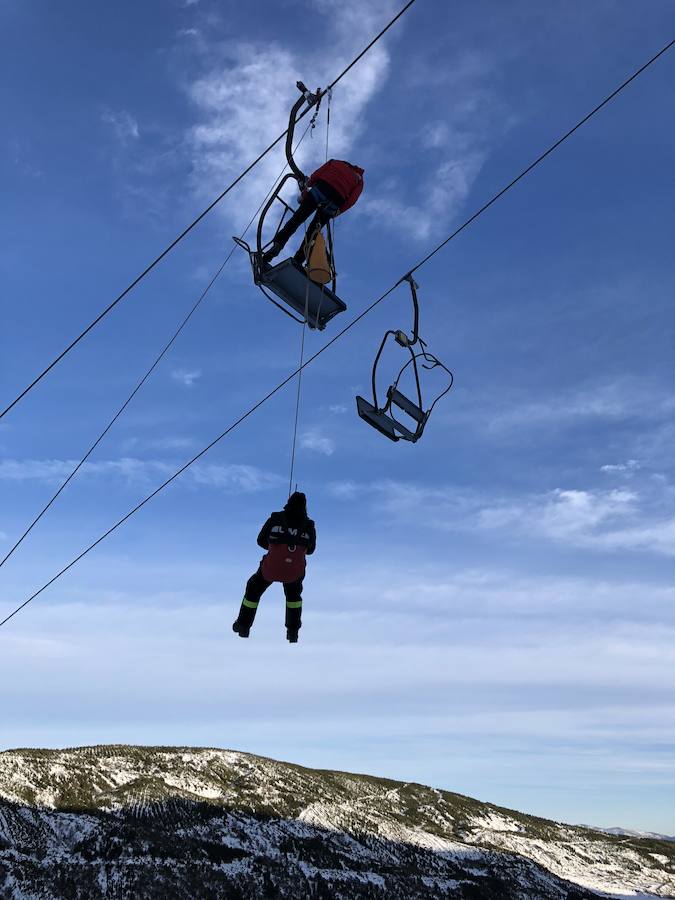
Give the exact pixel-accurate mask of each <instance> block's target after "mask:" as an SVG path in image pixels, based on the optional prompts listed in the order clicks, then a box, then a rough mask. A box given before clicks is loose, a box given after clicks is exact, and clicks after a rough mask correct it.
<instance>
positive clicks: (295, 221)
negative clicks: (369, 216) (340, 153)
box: [262, 159, 364, 265]
mask: <svg viewBox="0 0 675 900" xmlns="http://www.w3.org/2000/svg"><path fill="white" fill-rule="evenodd" d="M363 171H364V170H363V169H361V168H359V166H354V165H352V163H349V162H347V161H346V160H344V159H329V160H328V162H326V163H324V164H323V165H322V166H320V167H319V168H318V169H317V170H316V171H315V172H312V174H311V175H310V176H309V178H308V179H307V181H306V182H305V184H304V185H302V193H301V196H300V205H299V206H298V208H297V209H296V211H295V212H294V213H293V214H292V215H291V217H290V219H289V220H288V222H286V224H285V225H283V226H282V227H281V228H280V229H279V231H278V232H277V234H276V236H275V238H274V242H273V244H272V246H271V247H270V249H269V250H267V251H266V252H265V253H263V257H262V259H263V262H265V263H269V262H270V261H271V260H273V259H274V257H275V256H278V255H279V253H281V251H282V250H283V248H284V247H285V246H286V243H287V242H288V241H289V239H290V238H291V237H292V236H293V235H294V234H295V232H296V231H297V230H298V228H299V227H300V226H301V225H303V224H304V223H305V222H306V221H307V219H309V217H310V216H311V215H312V213H314V212H315V213H316V215H315V216H314V219H313V220H312V223H311V225H310V226H309V228H308V229H307V234H306V235H305V238H304V240H303V242H302V243H301V245H300V248H299V249H298V251H297V252H296V254H295V255H294V257H293V259H294V260H295V262H296V263H299V264H300V265H302V264H303V263H304V262H305V260H306V258H307V254H308V252H309V249H310V248H311V246H312V244H313V242H314V239H315V237H316V235H317V233H318V232H319V231H320V230H321V229H322V228H323V226H324V225H325V224H326V223H327V222H329V221H330V220H331V219H333V218H335V216H339V215H340V214H341V213H343V212H346V211H347V210H348V209H350V208H351V207H352V206H353V205H354V204H355V203H356V201H357V200H358V199H359V197H360V196H361V191H362V190H363Z"/></svg>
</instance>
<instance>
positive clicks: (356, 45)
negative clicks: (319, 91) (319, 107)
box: [188, 0, 393, 226]
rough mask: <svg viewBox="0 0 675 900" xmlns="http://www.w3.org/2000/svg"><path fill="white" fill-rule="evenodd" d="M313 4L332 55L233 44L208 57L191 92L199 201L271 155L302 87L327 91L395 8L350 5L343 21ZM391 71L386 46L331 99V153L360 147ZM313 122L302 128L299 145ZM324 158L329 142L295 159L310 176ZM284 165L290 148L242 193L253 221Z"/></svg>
mask: <svg viewBox="0 0 675 900" xmlns="http://www.w3.org/2000/svg"><path fill="white" fill-rule="evenodd" d="M312 5H313V6H314V7H315V9H316V10H317V11H318V12H319V13H320V14H322V15H324V14H325V16H326V18H327V19H329V20H330V53H329V54H326V53H325V47H318V48H317V49H316V50H315V51H312V50H311V49H310V50H309V51H308V52H306V53H304V54H303V55H302V56H296V55H295V54H294V53H293V52H292V51H291V50H289V49H288V48H286V47H284V46H282V45H280V44H278V43H277V44H275V43H270V42H269V41H267V42H265V43H263V42H260V43H252V42H243V41H241V42H238V43H237V42H232V43H230V44H228V45H227V46H226V47H225V48H224V49H223V48H222V47H219V48H218V53H217V55H216V54H213V55H209V56H207V61H208V70H207V71H206V73H205V74H204V75H203V76H202V77H201V78H199V79H197V80H196V81H194V82H193V83H192V84H191V85H190V86H189V95H190V97H191V99H192V101H193V103H194V104H195V106H196V109H197V112H198V116H199V120H200V121H199V122H198V124H196V125H195V126H194V127H193V128H192V129H191V131H190V133H189V135H188V142H189V144H190V146H191V148H192V164H193V180H194V186H195V189H196V190H197V191H198V192H199V193H200V194H204V195H205V196H209V197H210V196H212V194H213V185H214V184H224V183H227V182H228V181H230V180H232V179H233V178H234V177H235V176H237V175H238V174H239V173H240V172H241V170H242V167H243V165H244V164H246V163H248V162H249V161H250V160H252V159H253V158H254V157H255V156H256V155H257V154H258V153H259V152H260V151H261V150H263V149H264V147H265V143H266V142H267V140H268V139H269V138H270V136H274V137H276V136H277V135H278V134H280V133H281V132H283V131H284V130H285V128H286V126H287V124H288V112H289V110H290V107H291V105H292V103H293V102H294V101H295V99H296V98H297V96H298V93H297V90H296V88H295V82H296V81H297V80H299V79H300V80H303V81H305V82H306V83H307V84H308V85H309V87H310V88H312V89H313V88H315V87H317V86H319V85H325V84H326V83H327V82H328V81H329V80H330V79H331V78H332V77H334V76H335V74H336V73H337V72H338V71H339V70H340V69H341V68H342V67H343V66H344V65H345V64H346V63H347V62H348V61H350V60H351V58H352V56H353V55H355V53H356V52H358V51H360V50H361V49H362V48H363V45H364V44H365V43H366V42H367V37H368V36H369V34H370V31H372V30H375V23H377V25H378V26H379V25H381V24H384V23H385V22H386V17H387V13H388V12H389V11H390V10H391V9H392V8H393V6H392V4H391V3H389V2H378V3H371V4H368V5H363V4H361V3H357V2H355V0H348V2H345V3H343V4H342V5H341V7H340V15H339V16H337V17H336V16H335V14H334V7H333V5H332V4H325V3H323V2H321V0H315V2H313V4H312ZM318 31H319V32H320V31H321V29H320V28H319V29H318ZM215 59H217V62H214V60H215ZM388 68H389V53H388V51H387V49H386V47H385V45H384V44H382V43H381V44H377V45H376V46H375V47H374V48H373V50H372V51H371V52H370V53H369V54H368V55H367V56H366V57H364V59H363V60H361V61H360V62H359V63H358V69H356V70H355V71H354V73H353V74H352V75H351V76H350V77H349V78H347V79H345V80H344V81H343V82H341V84H340V85H339V89H336V91H335V94H334V96H333V99H332V109H333V113H334V114H333V116H332V119H333V123H332V125H331V144H330V152H331V154H333V155H346V154H347V153H348V151H349V149H350V148H351V147H352V146H353V143H354V141H355V139H356V138H357V137H358V135H359V133H360V132H361V130H362V129H363V127H364V126H363V114H364V111H365V108H366V106H367V104H368V103H369V102H370V100H371V99H372V98H373V97H374V96H375V94H376V93H377V92H378V90H379V89H380V88H381V86H382V85H383V83H384V81H385V79H386V77H387V74H388ZM310 82H311V83H310ZM325 103H326V101H324V106H325ZM321 115H322V116H323V115H324V114H323V113H322V114H321ZM307 121H308V120H307V119H305V120H303V122H302V123H300V126H299V128H298V132H296V137H297V138H299V137H300V136H301V135H302V133H303V130H304V128H305V127H306V124H307ZM322 154H323V141H317V140H314V141H311V140H309V138H307V139H306V140H305V141H304V142H303V145H302V147H301V148H300V150H299V151H298V153H297V157H296V158H297V160H298V163H299V164H300V166H301V167H305V168H306V169H309V170H311V169H312V168H314V167H316V165H317V164H319V163H320V162H322V161H323V159H322ZM284 159H285V158H284V155H283V147H279V148H277V150H276V151H274V152H272V153H271V154H269V155H268V156H267V157H266V158H265V159H264V160H262V162H261V163H259V164H258V166H257V167H256V169H255V170H254V171H253V172H252V173H251V175H250V176H248V177H247V178H246V180H245V181H244V183H243V184H242V185H241V186H240V187H238V188H237V191H238V198H239V201H240V202H238V203H237V209H238V210H239V209H241V208H244V209H245V210H246V211H247V212H248V211H250V214H251V215H252V214H253V212H254V210H255V209H256V207H257V206H258V204H259V203H260V202H261V200H262V198H263V197H264V196H265V195H266V193H267V192H268V191H269V190H270V188H271V187H272V185H273V183H274V181H275V179H276V178H277V177H278V176H279V173H280V171H281V169H282V167H283V165H284ZM236 224H237V225H238V226H241V225H242V224H243V222H242V216H238V220H237V223H236Z"/></svg>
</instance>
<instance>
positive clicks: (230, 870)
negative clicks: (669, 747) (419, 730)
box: [0, 746, 675, 900]
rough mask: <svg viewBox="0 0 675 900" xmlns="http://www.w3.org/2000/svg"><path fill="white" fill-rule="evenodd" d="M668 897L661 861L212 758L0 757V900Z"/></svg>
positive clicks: (392, 793) (646, 842)
mask: <svg viewBox="0 0 675 900" xmlns="http://www.w3.org/2000/svg"><path fill="white" fill-rule="evenodd" d="M598 892H604V895H609V896H615V897H622V898H627V897H634V896H636V897H637V896H639V897H643V898H644V897H675V846H673V844H671V843H668V842H662V841H655V840H651V839H643V838H633V837H630V836H611V835H606V834H602V833H600V832H598V831H596V830H591V829H585V828H581V827H572V826H565V825H559V824H555V823H553V822H548V821H546V820H543V819H537V818H534V817H531V816H527V815H523V814H521V813H516V812H512V811H509V810H504V809H500V808H498V807H495V806H492V805H490V804H484V803H479V802H478V801H475V800H471V799H470V798H468V797H463V796H461V795H458V794H451V793H448V792H445V791H438V790H434V789H432V788H428V787H423V786H421V785H417V784H403V783H400V782H394V781H389V780H385V779H378V778H372V777H368V776H363V775H350V774H346V773H342V772H326V771H318V770H312V769H305V768H301V767H299V766H294V765H290V764H287V763H280V762H275V761H273V760H269V759H264V758H261V757H257V756H252V755H249V754H245V753H236V752H232V751H227V750H210V749H194V748H166V747H125V746H109V747H88V748H80V749H74V750H66V751H45V750H14V751H8V752H5V753H1V754H0V896H1V897H2V898H3V900H5V898H7V900H10V898H12V900H18V898H31V900H32V898H40V900H47V898H49V900H51V898H63V897H69V898H70V897H73V898H87V900H96V898H109V897H133V898H145V897H147V898H150V897H153V898H154V897H157V898H160V897H161V898H164V897H175V898H221V897H222V898H225V897H226V898H258V897H288V898H305V897H306V898H321V897H331V898H345V900H351V898H374V897H379V898H387V900H397V898H401V900H403V898H405V900H410V898H416V897H419V898H441V897H452V898H462V900H469V898H477V900H549V898H550V900H589V898H592V897H596V896H598Z"/></svg>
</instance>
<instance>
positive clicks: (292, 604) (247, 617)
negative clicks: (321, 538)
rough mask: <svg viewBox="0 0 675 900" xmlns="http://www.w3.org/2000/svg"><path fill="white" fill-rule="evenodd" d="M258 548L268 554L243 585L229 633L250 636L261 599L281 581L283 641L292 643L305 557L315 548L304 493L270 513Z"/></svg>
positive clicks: (299, 622)
mask: <svg viewBox="0 0 675 900" xmlns="http://www.w3.org/2000/svg"><path fill="white" fill-rule="evenodd" d="M258 546H260V547H262V548H263V550H266V551H267V552H266V553H265V555H264V556H263V558H262V560H261V561H260V566H259V567H258V571H257V572H256V573H255V574H254V575H251V577H250V578H249V580H248V581H247V582H246V591H245V593H244V599H243V600H242V602H241V607H240V609H239V615H238V616H237V619H236V621H235V622H234V624H233V625H232V630H233V631H235V632H236V633H237V634H238V635H239V637H241V638H247V637H248V636H249V632H250V630H251V626H252V625H253V621H254V619H255V615H256V613H257V611H258V604H259V603H260V598H261V597H262V595H263V594H264V593H265V591H266V590H267V588H268V587H269V586H270V585H271V584H272V583H273V582H275V581H280V582H281V583H282V584H283V586H284V594H285V595H286V638H287V640H288V641H290V643H291V644H295V643H297V640H298V632H299V631H300V627H301V625H302V583H303V580H304V578H305V570H306V560H305V557H306V556H309V555H311V554H312V553H314V550H315V549H316V528H315V525H314V522H313V521H312V520H311V519H310V518H309V517H308V515H307V498H306V497H305V495H304V494H303V493H301V492H299V491H296V492H295V493H294V494H291V496H290V497H289V498H288V501H287V503H286V505H285V506H284V508H283V510H282V511H281V512H273V513H272V514H271V516H270V517H269V519H268V520H267V521H266V522H265V524H264V525H263V527H262V529H261V531H260V534H259V535H258Z"/></svg>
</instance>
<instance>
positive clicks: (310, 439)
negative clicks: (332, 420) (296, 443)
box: [300, 429, 335, 456]
mask: <svg viewBox="0 0 675 900" xmlns="http://www.w3.org/2000/svg"><path fill="white" fill-rule="evenodd" d="M300 446H301V447H302V448H303V449H304V450H311V451H313V452H314V453H322V454H323V455H324V456H331V455H332V454H333V453H334V452H335V441H334V440H332V438H329V437H327V436H326V435H324V434H322V433H321V432H320V431H319V430H318V429H310V430H309V431H305V432H304V433H303V434H302V436H301V438H300Z"/></svg>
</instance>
